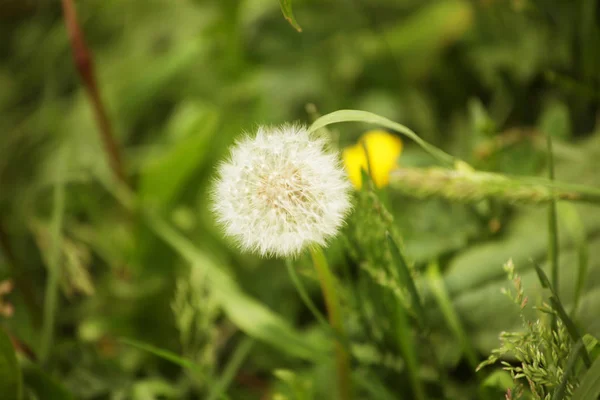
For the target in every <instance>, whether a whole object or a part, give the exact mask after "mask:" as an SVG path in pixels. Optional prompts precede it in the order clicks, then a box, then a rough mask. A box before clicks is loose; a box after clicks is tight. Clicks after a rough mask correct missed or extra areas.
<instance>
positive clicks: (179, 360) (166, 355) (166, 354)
mask: <svg viewBox="0 0 600 400" xmlns="http://www.w3.org/2000/svg"><path fill="white" fill-rule="evenodd" d="M119 341H120V342H122V343H124V344H126V345H129V346H133V347H135V348H137V349H139V350H143V351H145V352H148V353H151V354H154V355H155V356H157V357H160V358H162V359H164V360H167V361H170V362H172V363H174V364H177V365H179V366H180V367H183V368H186V369H189V370H190V371H193V372H194V373H197V374H198V376H201V377H202V378H207V377H206V376H205V374H204V372H203V371H202V370H201V369H200V367H199V366H198V365H197V364H196V363H194V362H193V361H191V360H188V359H186V358H183V357H181V356H178V355H177V354H175V353H173V352H170V351H168V350H164V349H161V348H158V347H155V346H152V345H151V344H147V343H143V342H140V341H137V340H134V339H129V338H120V339H119Z"/></svg>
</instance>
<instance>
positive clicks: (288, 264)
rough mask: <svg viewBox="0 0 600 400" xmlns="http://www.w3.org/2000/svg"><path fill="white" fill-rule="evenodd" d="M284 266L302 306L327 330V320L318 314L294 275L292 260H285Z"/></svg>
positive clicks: (296, 275) (317, 310)
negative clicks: (302, 303)
mask: <svg viewBox="0 0 600 400" xmlns="http://www.w3.org/2000/svg"><path fill="white" fill-rule="evenodd" d="M285 266H286V268H287V271H288V274H289V275H290V278H292V282H293V283H294V286H296V291H298V294H299V295H300V298H301V299H302V301H303V302H304V305H305V306H306V308H308V309H309V310H310V312H311V313H312V314H313V316H314V317H315V318H316V319H317V321H319V323H321V324H322V325H323V326H324V327H326V328H327V329H329V324H328V323H327V320H326V319H325V317H324V316H323V314H321V313H320V312H319V309H318V308H317V306H316V305H315V303H313V301H312V300H311V299H310V296H309V295H308V293H307V292H306V289H305V288H304V285H302V282H301V281H300V278H299V277H298V274H297V273H296V270H295V269H294V265H293V263H292V260H291V259H289V258H286V259H285Z"/></svg>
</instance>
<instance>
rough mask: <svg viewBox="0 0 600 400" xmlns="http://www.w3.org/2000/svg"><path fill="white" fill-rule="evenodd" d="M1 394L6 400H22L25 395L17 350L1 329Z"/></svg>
mask: <svg viewBox="0 0 600 400" xmlns="http://www.w3.org/2000/svg"><path fill="white" fill-rule="evenodd" d="M0 393H2V398H3V399H6V400H20V399H21V396H22V393H23V382H22V377H21V369H20V368H19V364H18V362H17V355H16V353H15V348H14V347H13V345H12V342H11V340H10V338H9V337H8V335H7V334H6V332H4V331H3V330H2V329H0Z"/></svg>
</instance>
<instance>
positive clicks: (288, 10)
mask: <svg viewBox="0 0 600 400" xmlns="http://www.w3.org/2000/svg"><path fill="white" fill-rule="evenodd" d="M279 5H280V6H281V12H282V13H283V16H284V17H285V19H286V20H287V21H288V22H289V23H290V25H291V26H293V27H294V29H295V30H297V31H298V32H302V28H301V27H300V25H299V24H298V22H297V21H296V17H294V12H293V11H292V0H279Z"/></svg>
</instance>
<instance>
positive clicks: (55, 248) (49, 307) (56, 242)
mask: <svg viewBox="0 0 600 400" xmlns="http://www.w3.org/2000/svg"><path fill="white" fill-rule="evenodd" d="M67 159H68V157H65V158H63V159H61V160H59V163H60V165H59V166H58V170H57V174H56V184H55V185H54V193H53V194H54V196H53V209H52V225H51V231H50V235H51V238H52V239H51V240H52V244H51V246H52V247H51V248H50V250H49V255H48V280H47V281H46V292H45V297H44V321H43V325H42V338H41V344H40V361H41V362H42V363H45V362H46V361H47V360H48V357H49V356H50V352H51V349H52V342H53V341H54V325H55V322H56V313H57V308H58V302H59V298H58V288H59V283H60V276H61V268H62V264H61V252H62V242H63V239H62V229H63V220H64V216H65V202H66V201H65V181H64V175H65V169H66V165H65V163H66V160H67Z"/></svg>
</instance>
